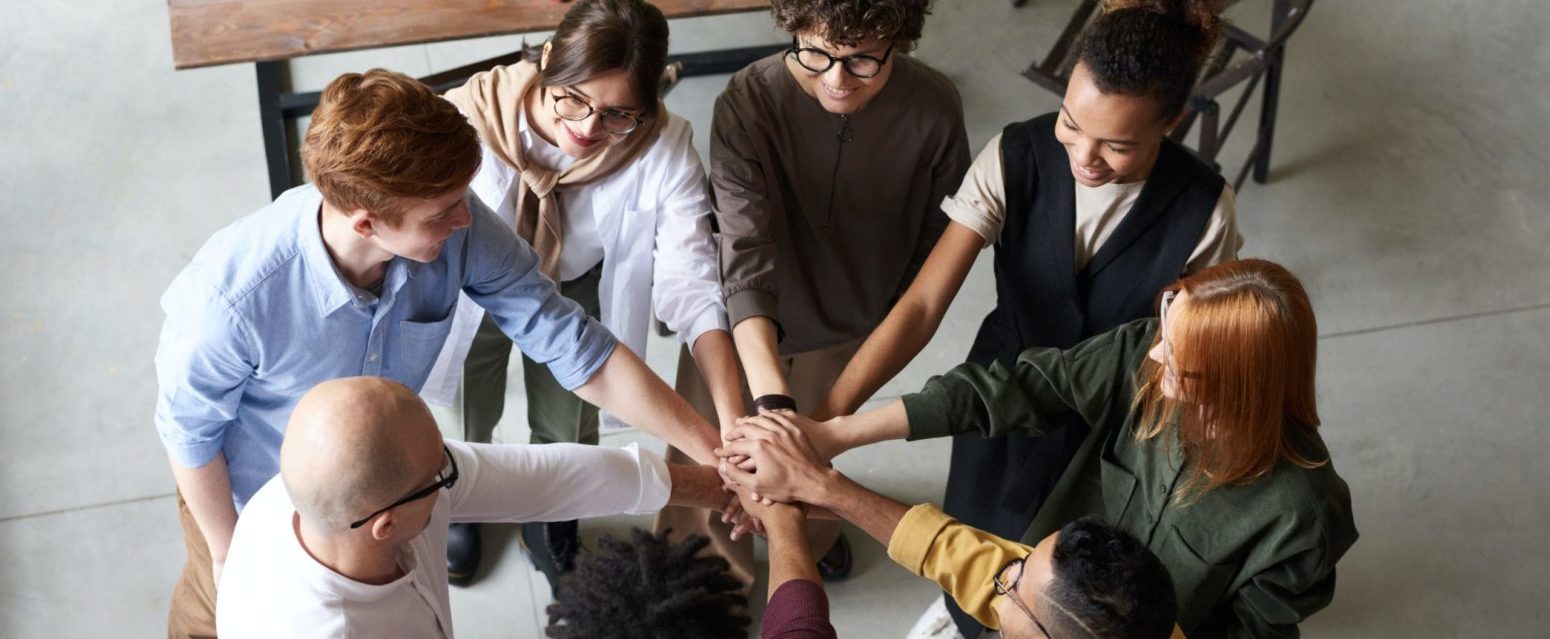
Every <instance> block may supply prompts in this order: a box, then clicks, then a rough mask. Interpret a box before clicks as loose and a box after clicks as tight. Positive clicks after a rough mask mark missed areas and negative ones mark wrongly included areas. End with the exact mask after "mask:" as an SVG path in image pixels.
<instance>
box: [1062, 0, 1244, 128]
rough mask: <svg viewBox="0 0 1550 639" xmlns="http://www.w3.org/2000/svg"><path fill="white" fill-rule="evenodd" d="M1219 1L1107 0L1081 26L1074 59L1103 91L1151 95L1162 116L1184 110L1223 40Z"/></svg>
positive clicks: (1164, 117)
mask: <svg viewBox="0 0 1550 639" xmlns="http://www.w3.org/2000/svg"><path fill="white" fill-rule="evenodd" d="M1220 6H1221V2H1220V0H1107V1H1106V2H1104V3H1103V15H1101V16H1099V17H1098V19H1097V20H1094V21H1093V22H1092V23H1091V24H1089V25H1087V28H1086V29H1084V30H1083V32H1082V36H1081V40H1080V44H1078V45H1077V60H1079V61H1080V62H1081V63H1082V64H1084V65H1086V67H1087V70H1088V71H1091V72H1092V75H1093V80H1094V81H1095V82H1097V84H1098V89H1099V90H1100V91H1103V92H1104V93H1110V94H1119V95H1134V96H1142V97H1148V98H1152V99H1153V100H1155V101H1156V102H1157V108H1158V111H1159V114H1160V115H1161V116H1162V118H1163V119H1165V120H1170V119H1172V118H1173V117H1174V116H1177V115H1178V114H1179V113H1182V112H1183V111H1184V106H1185V105H1186V104H1187V103H1188V102H1189V94H1190V92H1191V91H1193V90H1194V89H1195V81H1196V80H1197V79H1198V76H1199V75H1200V67H1201V65H1202V64H1204V62H1205V59H1206V56H1207V54H1209V53H1210V51H1211V49H1212V48H1213V47H1215V46H1216V43H1217V41H1219V40H1220V39H1221V34H1222V25H1221V20H1220V18H1219V17H1218V12H1219V11H1220Z"/></svg>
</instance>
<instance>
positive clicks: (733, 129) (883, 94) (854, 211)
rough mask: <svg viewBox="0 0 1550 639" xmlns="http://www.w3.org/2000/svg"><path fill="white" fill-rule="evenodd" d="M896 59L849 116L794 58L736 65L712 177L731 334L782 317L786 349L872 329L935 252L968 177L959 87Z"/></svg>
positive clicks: (719, 117)
mask: <svg viewBox="0 0 1550 639" xmlns="http://www.w3.org/2000/svg"><path fill="white" fill-rule="evenodd" d="M892 64H893V71H892V73H891V75H890V77H889V79H888V83H887V84H886V85H884V86H883V88H882V89H881V90H880V91H879V92H878V93H877V95H876V96H875V97H874V98H873V99H872V101H871V102H870V103H869V104H867V105H866V106H865V107H864V108H862V109H861V110H860V111H858V112H856V113H853V114H850V115H836V114H833V113H829V112H827V111H825V110H824V109H823V107H822V106H820V105H819V103H818V101H817V100H816V99H814V98H813V97H812V96H810V95H808V94H807V93H806V92H804V91H803V90H802V88H801V86H800V85H798V84H797V81H796V79H795V78H793V77H792V76H791V72H790V71H788V70H787V67H786V63H785V55H784V54H776V55H772V56H769V57H766V58H763V59H761V60H758V61H756V62H754V63H753V64H751V65H749V66H748V67H746V68H744V69H743V70H742V71H739V72H738V73H737V74H736V75H734V76H733V77H732V80H731V81H730V83H729V84H728V85H727V88H726V91H724V92H723V93H722V94H721V96H720V97H718V98H717V99H716V106H715V113H714V116H713V119H712V124H711V139H710V165H711V171H710V181H711V187H712V193H713V196H714V199H715V211H716V221H717V224H718V227H719V232H718V234H717V242H718V245H719V248H720V260H721V278H722V291H723V293H724V294H725V295H726V298H727V312H728V314H729V315H730V319H731V323H732V324H733V325H734V326H735V325H736V324H737V323H738V322H741V321H742V320H744V319H747V318H750V317H757V316H765V317H769V318H771V319H773V320H774V321H775V322H776V325H777V326H779V327H780V331H781V334H782V335H783V338H782V341H781V344H780V352H781V353H783V354H793V353H800V352H806V351H811V350H816V349H819V348H823V347H826V346H832V345H834V344H838V343H840V342H844V341H846V340H850V339H854V338H857V337H861V336H864V335H866V334H867V333H869V332H871V330H872V329H873V328H875V327H876V326H877V324H878V323H879V322H881V321H882V319H883V317H884V316H886V315H887V313H888V310H889V308H890V306H891V305H892V304H893V302H894V301H895V300H897V299H898V297H899V296H900V295H902V294H903V292H904V289H905V288H907V287H908V286H909V282H910V280H911V279H913V278H914V275H915V273H916V272H917V271H918V270H919V269H920V265H921V264H922V263H923V262H925V258H926V256H927V255H928V254H929V253H930V252H931V248H932V247H933V246H934V245H935V244H936V240H937V238H938V237H939V236H940V235H941V233H942V229H943V228H945V227H946V225H947V216H946V215H945V214H943V212H942V210H941V208H940V205H941V202H942V201H943V199H945V198H946V197H947V196H948V195H949V194H951V193H952V191H953V189H956V188H957V187H958V185H959V183H961V182H962V181H963V176H964V173H965V172H966V171H967V170H968V167H969V145H968V136H967V134H966V133H965V131H964V125H963V104H962V101H961V100H960V99H959V97H958V91H957V89H956V88H954V87H953V84H952V82H951V81H949V80H948V79H947V77H946V76H944V75H942V74H941V73H939V72H937V71H935V70H933V69H931V68H930V67H928V66H926V65H925V64H924V63H922V62H920V61H919V60H916V59H914V58H912V57H910V56H908V55H903V54H897V53H896V54H895V55H894V57H893V62H892Z"/></svg>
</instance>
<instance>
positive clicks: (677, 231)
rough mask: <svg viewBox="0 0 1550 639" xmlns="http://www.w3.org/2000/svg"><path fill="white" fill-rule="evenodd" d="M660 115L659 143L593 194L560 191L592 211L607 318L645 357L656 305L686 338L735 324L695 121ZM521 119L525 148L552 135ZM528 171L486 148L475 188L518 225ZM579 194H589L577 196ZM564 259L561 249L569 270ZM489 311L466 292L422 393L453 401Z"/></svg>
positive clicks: (566, 204)
mask: <svg viewBox="0 0 1550 639" xmlns="http://www.w3.org/2000/svg"><path fill="white" fill-rule="evenodd" d="M660 117H665V118H667V121H666V122H665V123H664V125H663V128H662V132H661V134H660V136H659V137H658V138H657V141H656V144H653V145H652V146H651V148H649V149H647V150H646V151H645V153H643V154H642V155H641V156H640V157H639V158H637V159H636V160H635V162H633V163H632V164H630V165H629V166H627V167H625V168H624V169H621V170H620V171H618V172H617V173H615V174H613V175H611V176H608V177H606V178H602V179H600V180H598V181H595V182H593V183H592V184H590V185H588V186H587V187H585V189H586V192H585V193H584V194H581V193H580V191H570V192H561V196H562V197H565V198H566V199H565V200H564V201H563V202H562V205H563V208H564V210H565V211H566V213H565V215H566V216H567V217H570V216H573V215H590V217H591V220H590V221H591V222H592V223H593V228H594V229H595V230H596V231H595V233H593V234H592V237H593V238H595V240H596V242H597V243H598V244H600V245H601V247H602V257H603V272H602V280H601V282H600V283H599V286H598V302H599V306H600V309H599V310H600V311H601V313H600V315H601V317H599V318H598V319H599V320H601V321H602V323H603V325H604V326H606V327H608V330H609V331H612V332H613V334H614V335H615V336H617V337H618V338H619V341H620V342H622V343H624V344H625V345H626V346H628V347H629V348H630V350H632V351H635V353H636V354H637V355H640V356H641V357H642V358H644V357H645V355H646V337H647V334H648V331H649V329H650V326H651V317H652V309H653V307H655V310H656V314H657V316H658V317H660V318H662V321H663V323H665V324H667V327H668V328H669V329H671V330H673V331H675V332H676V333H677V334H678V337H679V340H680V341H682V342H683V343H685V344H690V345H692V344H694V341H695V340H697V339H699V337H700V336H701V335H703V334H705V332H706V331H711V330H715V329H721V330H727V328H728V324H727V317H726V301H725V299H724V298H723V297H722V294H721V285H720V277H719V266H718V264H717V259H716V243H715V239H714V238H713V237H712V236H711V205H710V197H709V193H708V185H707V183H706V180H705V169H704V167H703V166H702V165H701V164H700V156H699V153H697V152H696V151H695V150H694V144H693V130H692V128H691V127H690V126H689V123H688V122H687V121H685V120H684V119H683V118H681V117H678V116H677V115H674V114H673V113H670V112H668V111H662V112H661V114H660ZM521 127H522V129H523V144H524V147H526V148H529V149H532V148H536V147H537V146H538V144H543V140H542V139H540V138H538V137H537V136H536V135H530V133H529V129H528V127H527V122H526V118H524V119H523V120H522V124H521ZM535 141H536V142H537V143H538V144H535ZM540 150H541V149H540ZM556 150H557V149H556ZM539 155H540V156H541V155H542V154H541V153H540V154H539ZM520 179H521V178H520V177H519V176H518V173H517V171H516V170H515V169H513V168H512V167H511V166H509V165H507V164H506V163H505V162H504V161H502V160H501V159H500V158H498V157H496V156H495V155H494V154H493V153H492V152H491V151H490V150H489V148H488V147H486V148H485V152H484V163H483V165H482V166H481V167H480V169H479V173H478V174H477V175H475V176H474V181H473V183H472V184H471V185H470V187H469V188H470V190H472V191H473V192H474V194H475V195H477V196H478V197H479V199H480V200H481V201H482V202H484V204H485V205H486V206H488V207H490V210H492V211H495V214H496V216H498V217H500V218H501V219H504V220H506V222H507V223H509V224H512V225H513V226H514V225H515V224H516V214H515V201H514V200H515V195H516V186H517V185H518V180H520ZM578 195H580V197H581V198H582V201H580V202H578V201H576V198H577V197H578ZM573 204H575V205H578V206H575V207H573V206H572V205H573ZM578 226H581V227H583V228H584V225H577V224H576V223H575V222H573V221H567V222H566V230H567V231H569V230H571V229H573V228H578ZM565 242H566V251H573V255H574V254H575V252H582V251H577V249H581V248H582V247H583V246H585V245H586V244H587V243H586V242H585V240H581V241H580V243H578V238H577V237H576V236H573V235H567V236H566V238H565ZM572 244H576V249H573V248H572ZM565 258H566V255H565V251H562V253H561V262H562V277H563V276H564V266H563V264H564V263H565ZM585 259H586V258H581V260H582V261H585ZM595 263H596V262H595V261H593V262H589V264H595ZM587 268H590V266H588V267H587ZM584 272H585V270H583V273H584ZM576 275H579V274H576ZM483 312H484V311H483V309H481V308H479V306H478V305H477V304H474V303H473V302H472V301H471V300H469V299H468V298H467V297H463V298H461V299H460V300H459V301H458V308H457V314H456V317H455V319H454V321H453V326H452V334H451V335H450V336H449V337H448V338H447V342H446V345H445V346H443V348H442V351H441V355H440V357H438V358H437V361H436V366H435V368H433V369H432V370H431V374H430V378H429V379H428V380H427V381H426V383H425V386H424V388H423V389H422V390H421V393H420V394H421V395H422V396H424V397H425V399H426V400H427V401H430V402H432V403H435V404H440V405H443V406H446V405H450V404H451V403H452V401H453V398H454V397H455V395H456V393H457V387H458V382H459V381H460V380H461V378H462V375H463V360H464V359H465V358H466V357H467V356H468V349H469V346H470V345H471V344H472V343H473V338H474V332H475V331H477V330H478V328H479V322H480V320H481V319H482V318H483Z"/></svg>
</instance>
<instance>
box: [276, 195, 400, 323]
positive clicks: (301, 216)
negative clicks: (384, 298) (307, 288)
mask: <svg viewBox="0 0 1550 639" xmlns="http://www.w3.org/2000/svg"><path fill="white" fill-rule="evenodd" d="M296 208H297V215H296V235H297V237H298V238H299V239H300V241H301V252H302V258H303V259H304V260H305V261H306V263H307V273H308V275H309V277H308V280H309V281H310V282H311V283H312V294H313V296H314V297H315V298H316V300H317V304H318V309H319V310H320V311H322V314H323V315H325V316H327V315H329V314H331V313H333V312H334V311H336V310H339V309H340V308H341V307H343V306H344V305H346V304H350V303H352V302H353V301H354V300H355V294H354V293H352V292H351V291H350V287H349V286H348V285H346V284H345V283H344V280H343V279H342V278H341V277H340V276H339V269H338V268H337V267H335V266H334V258H333V257H331V256H329V254H328V247H327V246H324V244H323V229H322V228H321V226H320V223H321V218H322V215H323V194H322V193H319V192H318V190H317V188H316V187H312V186H310V185H309V186H308V188H307V191H306V192H305V193H303V194H301V199H300V201H298V202H297V203H296ZM383 290H384V291H386V290H387V289H386V288H384V289H383Z"/></svg>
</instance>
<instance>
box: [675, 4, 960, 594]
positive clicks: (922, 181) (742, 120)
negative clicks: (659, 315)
mask: <svg viewBox="0 0 1550 639" xmlns="http://www.w3.org/2000/svg"><path fill="white" fill-rule="evenodd" d="M929 5H930V2H929V0H775V1H774V2H772V3H771V11H772V13H773V15H774V18H775V24H776V26H778V27H779V28H781V29H782V30H784V31H786V32H787V33H789V34H790V35H791V47H790V48H789V49H787V50H786V51H784V52H782V53H779V54H775V55H771V56H769V57H766V58H764V59H762V60H758V61H755V62H754V63H753V64H751V65H749V66H748V67H746V68H744V69H743V70H741V71H739V72H737V73H736V74H735V75H733V76H732V79H731V80H730V81H729V82H728V84H727V88H726V90H725V91H723V92H722V94H721V95H720V96H719V97H718V98H717V99H716V105H715V110H714V114H713V118H712V124H711V139H710V155H711V166H710V172H711V175H710V181H711V188H712V189H713V193H714V196H715V198H714V199H715V207H716V220H717V222H718V229H719V233H718V235H717V240H718V242H719V247H720V261H721V284H722V292H723V293H724V294H725V295H726V300H727V311H728V314H729V316H730V321H731V324H732V327H733V328H732V332H733V336H734V340H735V342H736V344H737V352H738V356H739V357H740V359H741V363H742V365H743V370H744V372H745V374H746V375H747V378H748V389H749V391H750V397H749V399H751V400H752V401H753V403H754V405H756V406H759V407H763V408H792V409H795V410H797V411H801V412H804V413H805V412H809V411H812V410H814V409H816V408H817V407H818V404H819V402H821V401H822V400H823V397H824V395H825V394H826V393H828V389H829V386H830V385H832V384H833V383H834V379H835V377H836V376H838V375H839V372H840V370H842V369H843V368H844V367H845V364H846V362H848V361H849V360H850V357H851V354H853V353H854V352H855V350H856V348H857V347H858V346H860V345H861V341H862V340H864V339H865V338H866V336H867V334H868V333H870V332H871V331H872V329H873V328H875V327H876V326H877V323H878V322H880V321H882V319H883V316H884V315H885V314H886V313H887V311H888V307H889V305H891V304H892V303H893V301H894V300H896V299H898V297H899V295H901V294H902V293H903V292H904V290H905V288H906V287H907V286H909V282H910V280H911V279H912V278H913V277H914V274H915V272H916V271H917V270H918V269H919V268H920V264H921V263H922V262H923V261H924V260H925V257H926V254H927V253H928V252H929V251H930V248H931V246H932V245H933V244H935V243H936V240H937V236H938V235H939V234H940V233H941V232H942V227H943V226H945V225H946V223H947V218H946V216H944V215H943V214H942V211H941V208H940V206H939V205H940V203H941V202H942V198H944V197H946V196H947V195H948V194H949V193H950V192H951V190H952V189H953V188H955V187H956V186H957V185H958V183H959V181H961V180H962V179H963V174H964V171H965V170H967V169H968V166H969V148H968V138H967V134H966V133H965V130H964V124H963V105H962V101H961V100H960V99H959V96H958V91H957V89H956V88H954V87H953V84H952V82H951V81H950V80H948V79H947V77H946V76H944V75H943V74H941V73H940V72H938V71H936V70H934V69H932V68H930V67H928V66H927V65H926V64H924V63H923V62H921V61H919V60H917V59H915V58H914V57H912V56H910V55H909V54H910V51H911V50H913V49H914V46H915V43H916V41H917V40H919V39H920V37H921V29H922V27H923V25H924V24H925V19H926V15H927V14H928V13H929V11H928V8H929ZM685 397H686V398H687V399H690V402H691V403H695V401H694V398H693V397H691V396H690V395H689V394H688V393H686V394H685ZM707 515H709V514H708V513H681V512H679V513H673V512H669V511H664V513H663V517H662V520H661V523H660V524H659V525H661V526H664V527H666V526H670V527H672V529H673V530H674V531H675V532H676V533H680V534H688V533H700V534H704V535H706V536H708V537H710V538H711V539H712V540H713V543H714V544H715V545H716V548H715V549H716V551H717V552H719V553H721V554H723V556H725V557H727V558H728V559H729V560H730V561H731V562H732V565H733V569H734V571H735V572H736V573H737V574H738V576H739V577H741V578H743V579H745V580H746V581H748V582H749V583H752V581H753V576H754V570H753V568H754V558H753V547H752V545H751V541H750V540H746V539H743V540H739V541H736V542H733V541H730V540H728V539H727V536H726V534H725V533H724V526H723V525H722V524H721V522H720V521H719V520H718V518H717V517H715V516H707ZM812 542H813V544H814V548H815V550H816V555H817V556H818V557H820V574H821V575H822V576H823V577H824V578H825V579H829V580H834V579H841V578H844V577H845V576H846V575H848V574H849V571H850V568H851V554H850V547H849V545H848V542H847V541H845V539H844V538H843V537H841V536H840V535H839V529H838V527H837V526H833V525H831V524H829V523H828V522H819V523H815V524H814V526H813V530H812Z"/></svg>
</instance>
